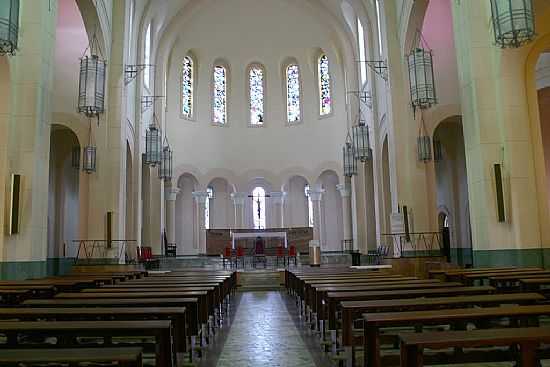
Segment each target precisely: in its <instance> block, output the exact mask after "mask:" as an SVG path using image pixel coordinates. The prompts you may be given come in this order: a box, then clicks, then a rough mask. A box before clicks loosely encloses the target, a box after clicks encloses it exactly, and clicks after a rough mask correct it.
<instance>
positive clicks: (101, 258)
mask: <svg viewBox="0 0 550 367" xmlns="http://www.w3.org/2000/svg"><path fill="white" fill-rule="evenodd" d="M72 243H73V244H74V245H75V246H78V251H77V253H76V257H75V260H74V261H75V264H76V263H78V262H82V261H85V262H90V263H92V262H93V263H94V264H107V263H112V261H113V260H115V261H116V263H118V264H124V263H128V262H132V261H135V259H136V256H137V252H136V248H137V241H136V240H110V241H107V240H88V239H86V240H73V241H72Z"/></svg>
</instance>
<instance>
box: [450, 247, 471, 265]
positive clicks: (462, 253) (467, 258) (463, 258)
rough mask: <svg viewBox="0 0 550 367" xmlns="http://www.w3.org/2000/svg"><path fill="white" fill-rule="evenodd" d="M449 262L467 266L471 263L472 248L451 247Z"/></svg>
mask: <svg viewBox="0 0 550 367" xmlns="http://www.w3.org/2000/svg"><path fill="white" fill-rule="evenodd" d="M451 262H452V263H453V264H457V265H460V266H462V267H467V266H470V265H472V249H471V248H459V247H458V248H457V247H452V248H451Z"/></svg>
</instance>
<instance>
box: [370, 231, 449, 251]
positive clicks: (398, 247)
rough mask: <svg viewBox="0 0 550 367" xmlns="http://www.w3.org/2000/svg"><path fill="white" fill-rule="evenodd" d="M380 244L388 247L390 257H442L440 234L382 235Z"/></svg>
mask: <svg viewBox="0 0 550 367" xmlns="http://www.w3.org/2000/svg"><path fill="white" fill-rule="evenodd" d="M381 242H382V243H383V244H384V245H386V246H389V248H390V254H389V256H390V257H428V256H442V255H443V241H442V236H441V232H410V233H382V234H381ZM392 250H393V251H392ZM392 252H393V253H392Z"/></svg>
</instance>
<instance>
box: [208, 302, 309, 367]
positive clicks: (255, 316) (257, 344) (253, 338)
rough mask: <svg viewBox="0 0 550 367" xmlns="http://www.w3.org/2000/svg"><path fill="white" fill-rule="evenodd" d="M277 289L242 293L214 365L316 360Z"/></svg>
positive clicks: (303, 366) (298, 365) (296, 364)
mask: <svg viewBox="0 0 550 367" xmlns="http://www.w3.org/2000/svg"><path fill="white" fill-rule="evenodd" d="M282 297H284V295H283V294H282V293H280V292H245V293H242V296H241V300H240V302H239V306H238V308H237V312H236V314H235V318H234V320H233V323H232V325H231V329H230V330H229V335H228V337H227V340H226V342H225V345H224V347H223V350H222V352H221V354H220V357H219V360H218V364H217V366H218V367H234V366H242V367H245V366H246V367H249V366H250V367H258V366H273V367H275V366H293V367H314V366H315V365H316V364H315V362H314V359H313V357H312V355H311V353H310V352H309V350H308V348H307V346H306V345H305V344H304V341H303V340H302V338H301V336H300V334H299V332H298V330H297V329H296V326H294V322H293V321H292V316H291V315H290V314H289V312H288V310H287V307H286V305H285V302H284V300H283V299H282Z"/></svg>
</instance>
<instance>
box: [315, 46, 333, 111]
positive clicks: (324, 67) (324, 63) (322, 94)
mask: <svg viewBox="0 0 550 367" xmlns="http://www.w3.org/2000/svg"><path fill="white" fill-rule="evenodd" d="M317 77H318V78H319V114H320V115H321V116H326V115H329V114H330V113H331V111H332V90H331V85H330V71H329V62H328V56H327V55H325V54H322V55H321V56H320V57H319V60H318V61H317Z"/></svg>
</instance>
